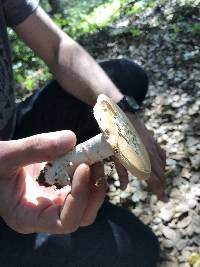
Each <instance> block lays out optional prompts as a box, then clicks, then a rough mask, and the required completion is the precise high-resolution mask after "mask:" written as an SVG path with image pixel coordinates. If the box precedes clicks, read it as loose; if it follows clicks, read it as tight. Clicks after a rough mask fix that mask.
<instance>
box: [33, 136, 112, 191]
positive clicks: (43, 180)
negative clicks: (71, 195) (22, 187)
mask: <svg viewBox="0 0 200 267" xmlns="http://www.w3.org/2000/svg"><path fill="white" fill-rule="evenodd" d="M112 155H113V150H112V148H111V146H110V145H109V144H108V143H107V142H106V140H105V138H104V136H103V134H102V133H101V134H98V135H96V136H94V137H93V138H91V139H89V140H87V141H85V142H84V143H81V144H79V145H77V146H76V147H75V148H74V149H73V150H72V151H71V152H69V153H68V154H66V155H65V156H63V157H61V158H59V159H57V160H56V161H54V162H48V163H47V164H46V166H45V168H44V169H43V170H42V171H41V173H40V175H39V177H38V178H37V181H38V182H39V184H40V185H45V186H51V185H55V186H56V187H57V188H61V187H63V186H65V185H68V184H70V182H71V178H72V177H73V174H74V172H75V169H76V167H77V166H78V165H80V164H81V163H86V164H88V165H92V164H94V163H96V162H99V161H102V160H103V159H105V158H108V157H110V156H112Z"/></svg>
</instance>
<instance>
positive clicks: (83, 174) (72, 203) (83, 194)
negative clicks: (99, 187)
mask: <svg viewBox="0 0 200 267" xmlns="http://www.w3.org/2000/svg"><path fill="white" fill-rule="evenodd" d="M89 197H90V169H89V167H88V166H87V165H86V164H81V165H80V166H79V167H78V168H77V169H76V171H75V173H74V177H73V182H72V191H71V194H69V195H68V197H67V198H66V200H65V204H64V205H63V208H62V210H61V214H60V220H61V223H62V226H63V227H64V228H66V229H69V230H70V232H72V231H75V230H76V229H77V228H78V227H79V226H80V224H81V221H82V217H83V215H84V212H85V210H86V208H87V206H88V201H89Z"/></svg>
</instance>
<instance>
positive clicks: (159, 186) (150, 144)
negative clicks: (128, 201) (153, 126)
mask: <svg viewBox="0 0 200 267" xmlns="http://www.w3.org/2000/svg"><path fill="white" fill-rule="evenodd" d="M126 115H127V116H128V118H129V119H130V121H131V122H132V123H133V126H134V127H135V129H136V131H137V132H138V134H139V136H140V138H141V139H142V141H143V143H144V146H145V147H146V150H147V152H148V154H149V158H150V162H151V174H150V177H149V178H148V179H147V184H148V186H149V188H150V190H151V191H152V192H153V193H155V194H156V195H157V197H158V199H160V200H163V201H164V200H165V193H164V176H165V175H164V170H165V163H166V154H165V151H164V150H163V149H162V148H161V147H160V146H159V144H158V143H157V142H156V141H155V139H154V138H153V135H152V133H151V132H150V131H148V130H147V128H146V127H145V125H144V123H143V122H142V120H140V119H139V118H138V116H137V115H136V114H132V113H127V114H126ZM115 166H116V170H117V172H118V175H119V178H120V183H121V187H122V188H123V189H124V188H126V186H127V184H128V174H127V171H126V169H125V168H124V167H123V166H122V165H121V164H120V163H119V162H118V161H117V160H115Z"/></svg>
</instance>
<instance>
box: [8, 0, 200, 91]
mask: <svg viewBox="0 0 200 267" xmlns="http://www.w3.org/2000/svg"><path fill="white" fill-rule="evenodd" d="M198 1H199V0H173V3H175V4H174V5H175V7H176V9H175V8H174V9H175V11H174V10H173V9H172V8H171V9H169V11H167V8H166V11H164V13H162V14H164V16H166V18H167V16H168V13H169V18H170V20H169V22H170V23H169V30H170V31H171V33H172V34H173V36H174V38H176V35H179V34H183V33H186V34H188V38H192V37H193V36H196V35H200V24H199V23H196V22H195V23H191V22H190V21H188V22H187V21H186V20H185V18H187V17H190V14H191V10H192V8H193V9H194V12H195V10H196V9H195V8H196V6H197V5H198V3H197V2H198ZM41 4H42V6H43V8H44V9H45V10H46V11H47V12H48V11H49V10H50V7H49V4H48V1H47V0H42V1H41ZM167 4H168V1H167V0H138V1H132V0H87V1H86V0H83V1H80V0H74V1H68V0H63V2H62V5H63V12H62V14H56V15H54V16H53V17H52V18H53V20H54V21H55V23H56V24H57V25H58V26H59V27H60V28H62V29H63V30H64V31H65V32H66V33H68V34H69V35H70V36H71V37H72V38H74V39H78V38H79V37H80V36H81V35H82V34H85V33H89V32H95V31H97V30H100V29H102V28H104V27H106V26H107V25H108V24H110V23H113V22H115V21H116V20H117V19H118V18H120V17H123V16H124V17H126V18H131V17H132V16H134V15H139V14H142V13H143V12H144V11H146V9H147V8H149V9H154V8H156V7H162V9H163V7H165V6H167ZM169 6H170V5H169V4H168V7H169ZM177 10H178V12H177ZM173 12H175V15H172V14H173ZM176 12H177V14H178V15H176ZM192 12H193V11H192ZM171 17H172V18H173V19H171ZM161 19H163V17H162V16H161ZM133 21H134V19H133ZM160 25H161V24H160ZM158 26H159V24H158ZM143 27H144V25H143V24H141V25H134V23H131V24H129V25H127V26H126V27H118V28H116V29H114V31H113V33H111V34H112V35H113V36H117V35H122V34H124V33H127V32H128V33H129V34H131V35H132V36H133V37H137V38H140V36H141V35H142V34H143V33H144V32H145V31H144V30H143ZM9 36H10V39H11V44H12V46H11V48H12V60H13V63H14V73H15V80H16V82H17V83H18V84H20V85H22V86H23V87H25V88H26V89H27V90H32V89H33V88H35V87H37V86H38V85H41V84H43V83H45V81H46V80H48V79H50V78H51V74H50V73H49V71H48V69H47V67H46V66H45V64H44V62H43V61H42V60H40V59H39V58H38V57H37V56H36V55H35V54H34V53H33V52H32V51H31V49H29V48H28V47H27V46H25V45H24V44H23V43H22V42H21V41H20V40H19V39H18V38H17V36H16V35H15V33H14V32H13V31H12V30H9Z"/></svg>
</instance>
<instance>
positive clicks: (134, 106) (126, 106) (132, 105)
mask: <svg viewBox="0 0 200 267" xmlns="http://www.w3.org/2000/svg"><path fill="white" fill-rule="evenodd" d="M117 105H118V106H119V107H120V108H121V110H122V111H124V112H125V113H131V114H135V113H137V112H138V111H140V106H139V105H138V103H137V101H136V100H135V99H134V97H132V96H128V95H124V96H123V98H122V99H121V100H120V101H119V102H117Z"/></svg>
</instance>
